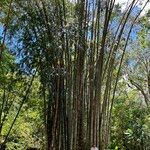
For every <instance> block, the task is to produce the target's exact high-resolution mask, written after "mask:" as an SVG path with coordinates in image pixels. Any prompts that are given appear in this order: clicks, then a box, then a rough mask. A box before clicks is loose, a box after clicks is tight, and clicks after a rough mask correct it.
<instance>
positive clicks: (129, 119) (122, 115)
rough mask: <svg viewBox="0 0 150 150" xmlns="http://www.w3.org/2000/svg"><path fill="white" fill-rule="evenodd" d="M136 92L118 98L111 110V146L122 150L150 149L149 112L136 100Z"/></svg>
mask: <svg viewBox="0 0 150 150" xmlns="http://www.w3.org/2000/svg"><path fill="white" fill-rule="evenodd" d="M136 95H137V92H135V91H130V92H129V93H128V95H127V96H126V95H122V96H120V97H118V99H117V100H116V103H115V105H114V110H113V119H112V120H113V124H112V129H111V130H112V131H111V132H112V135H111V143H112V144H111V146H112V148H115V147H116V146H117V147H118V148H120V149H122V150H126V149H129V150H132V149H134V150H141V149H143V148H144V147H145V148H150V147H149V146H150V145H149V142H148V141H149V140H150V134H149V131H150V122H149V121H148V120H149V119H150V118H149V117H150V116H149V110H148V109H147V108H146V107H145V105H144V104H143V103H142V102H141V100H140V99H137V96H136Z"/></svg>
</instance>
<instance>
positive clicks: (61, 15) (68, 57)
mask: <svg viewBox="0 0 150 150" xmlns="http://www.w3.org/2000/svg"><path fill="white" fill-rule="evenodd" d="M10 3H11V5H10V8H9V12H8V13H9V16H8V19H9V20H7V19H6V20H7V24H8V25H7V26H6V27H7V34H8V37H9V38H10V39H13V38H15V43H14V45H15V46H14V47H15V51H14V53H15V55H17V57H18V60H20V62H19V63H20V67H21V68H22V70H24V74H29V75H33V74H34V72H36V74H35V75H33V76H38V77H39V78H40V84H41V87H40V95H41V101H42V102H43V105H42V106H41V107H42V108H43V116H44V117H43V122H44V125H45V131H44V132H45V149H47V150H81V149H89V148H90V147H91V145H92V144H93V143H95V144H96V145H98V146H99V148H100V150H104V149H107V148H108V146H109V141H110V134H111V133H110V126H111V115H112V107H113V103H114V100H115V94H116V89H117V83H118V80H119V77H120V73H121V66H122V63H123V59H124V55H125V51H126V48H127V45H128V41H129V40H130V34H131V32H132V28H133V26H134V24H136V21H137V20H138V17H139V15H140V14H141V12H142V10H143V9H144V7H145V6H146V4H147V3H148V1H147V2H145V3H144V4H143V5H142V9H141V10H140V11H139V12H138V13H136V14H134V15H133V14H132V13H133V10H134V9H135V8H136V7H137V4H138V3H139V0H132V1H131V2H130V4H129V5H128V6H127V8H126V9H125V10H124V11H123V12H120V11H118V9H119V8H118V7H117V5H116V4H115V0H76V1H75V0H74V1H71V0H12V1H10ZM118 12H119V13H118ZM7 15H8V14H7ZM10 16H11V17H10ZM114 20H116V22H114ZM122 40H123V42H122ZM2 54H3V53H2V50H1V57H3V55H2ZM32 80H34V77H33V79H32ZM32 80H31V84H32ZM30 86H31V85H29V87H30ZM29 91H30V89H28V90H27V93H28V92H29ZM23 102H24V101H23ZM22 105H23V103H22ZM20 109H21V107H20ZM19 111H20V110H19ZM18 115H19V112H18ZM16 118H17V116H16ZM14 123H15V120H14ZM6 140H7V139H6Z"/></svg>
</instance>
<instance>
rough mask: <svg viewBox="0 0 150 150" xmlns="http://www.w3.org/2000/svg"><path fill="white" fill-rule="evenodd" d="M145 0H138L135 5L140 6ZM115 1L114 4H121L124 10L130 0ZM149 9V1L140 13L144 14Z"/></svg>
mask: <svg viewBox="0 0 150 150" xmlns="http://www.w3.org/2000/svg"><path fill="white" fill-rule="evenodd" d="M146 1H147V0H138V4H137V6H138V7H140V8H142V7H143V5H144V4H145V2H146ZM115 2H116V4H118V3H119V4H121V5H122V9H123V10H124V9H126V8H127V6H129V5H130V4H131V2H132V0H116V1H115ZM149 9H150V2H149V3H148V4H147V6H146V7H145V9H144V10H143V12H142V14H141V15H144V14H145V13H146V12H147V11H148V10H149Z"/></svg>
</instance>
